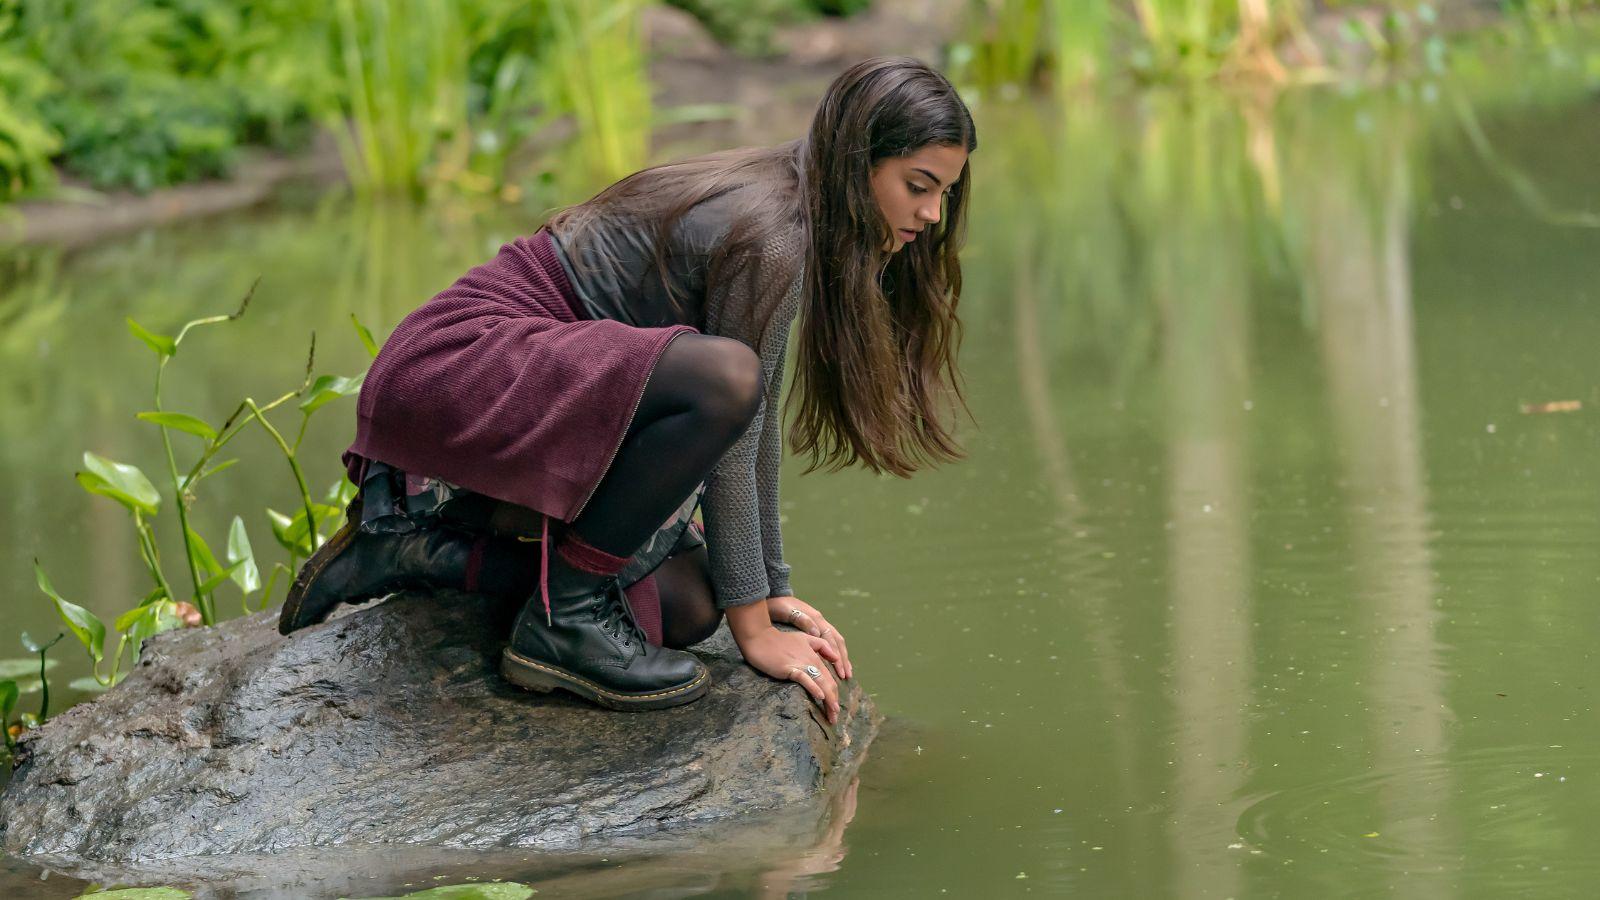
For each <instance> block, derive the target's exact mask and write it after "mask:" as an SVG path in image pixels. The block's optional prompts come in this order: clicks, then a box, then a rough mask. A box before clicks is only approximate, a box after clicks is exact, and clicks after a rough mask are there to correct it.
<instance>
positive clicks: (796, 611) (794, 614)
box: [789, 606, 805, 625]
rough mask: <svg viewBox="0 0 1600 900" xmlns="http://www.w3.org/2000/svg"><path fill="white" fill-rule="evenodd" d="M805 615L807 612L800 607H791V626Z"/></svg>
mask: <svg viewBox="0 0 1600 900" xmlns="http://www.w3.org/2000/svg"><path fill="white" fill-rule="evenodd" d="M804 615H805V612H804V611H803V610H801V609H800V607H798V606H795V607H791V608H790V610H789V624H790V625H793V624H794V620H795V619H798V618H800V617H802V616H804Z"/></svg>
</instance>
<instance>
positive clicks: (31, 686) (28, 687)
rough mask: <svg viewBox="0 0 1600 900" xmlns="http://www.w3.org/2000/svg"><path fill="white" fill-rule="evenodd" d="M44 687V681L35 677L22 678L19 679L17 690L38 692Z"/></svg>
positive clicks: (27, 692)
mask: <svg viewBox="0 0 1600 900" xmlns="http://www.w3.org/2000/svg"><path fill="white" fill-rule="evenodd" d="M42 687H44V682H42V681H40V680H39V679H38V678H37V677H35V678H20V679H18V680H17V691H18V692H20V693H22V694H37V693H39V689H40V688H42Z"/></svg>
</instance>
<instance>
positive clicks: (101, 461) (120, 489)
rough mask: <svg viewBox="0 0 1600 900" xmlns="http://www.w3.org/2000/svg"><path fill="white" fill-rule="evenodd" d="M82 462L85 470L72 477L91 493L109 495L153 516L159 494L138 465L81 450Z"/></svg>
mask: <svg viewBox="0 0 1600 900" xmlns="http://www.w3.org/2000/svg"><path fill="white" fill-rule="evenodd" d="M83 465H84V467H85V468H87V469H88V470H89V471H87V472H78V473H77V475H76V477H77V479H78V483H79V484H81V485H83V489H84V490H86V491H88V492H89V493H91V494H100V495H101V496H105V497H110V498H111V499H113V500H115V501H117V502H118V503H121V504H122V505H123V506H126V507H127V508H129V509H136V510H139V511H141V512H145V513H149V514H150V515H152V516H153V515H155V514H156V513H158V512H160V511H161V495H160V494H158V493H156V488H155V485H153V484H151V483H150V479H148V478H146V477H145V474H144V473H143V472H141V471H139V467H138V466H131V465H128V464H127V463H119V462H117V461H115V460H110V459H106V458H105V457H103V456H97V455H95V454H93V453H90V452H88V451H84V454H83Z"/></svg>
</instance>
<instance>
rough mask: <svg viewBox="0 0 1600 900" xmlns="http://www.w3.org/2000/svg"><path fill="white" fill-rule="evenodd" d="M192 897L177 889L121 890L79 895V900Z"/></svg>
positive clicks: (155, 899) (146, 899) (167, 899)
mask: <svg viewBox="0 0 1600 900" xmlns="http://www.w3.org/2000/svg"><path fill="white" fill-rule="evenodd" d="M193 896H194V895H193V894H191V893H189V892H188V891H180V890H178V889H177V888H169V887H155V888H122V889H121V890H116V891H95V892H93V893H89V894H79V895H78V898H79V900H83V898H89V897H92V898H94V900H188V898H190V897H193Z"/></svg>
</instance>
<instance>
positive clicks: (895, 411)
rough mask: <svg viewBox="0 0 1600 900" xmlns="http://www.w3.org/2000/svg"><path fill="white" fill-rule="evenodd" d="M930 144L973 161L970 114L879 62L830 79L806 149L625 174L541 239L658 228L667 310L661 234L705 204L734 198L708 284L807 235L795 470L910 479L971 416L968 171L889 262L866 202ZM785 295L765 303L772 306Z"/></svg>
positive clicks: (949, 455)
mask: <svg viewBox="0 0 1600 900" xmlns="http://www.w3.org/2000/svg"><path fill="white" fill-rule="evenodd" d="M927 146H955V147H961V148H963V149H965V150H966V151H967V152H968V153H971V152H972V151H974V150H976V149H977V133H976V130H975V128H974V126H973V123H972V116H971V114H970V113H969V112H968V111H967V108H966V105H965V104H964V103H963V102H962V101H961V98H960V97H959V96H958V95H957V93H956V90H955V88H954V87H952V86H951V85H950V82H949V81H947V80H946V79H945V78H944V76H942V75H940V74H939V73H938V72H936V71H935V70H933V69H932V68H930V67H928V66H927V65H925V64H923V63H922V62H920V61H918V60H915V59H911V58H909V57H877V58H873V59H868V60H865V61H863V62H860V63H857V64H856V65H854V66H852V67H850V68H849V69H847V70H846V71H845V72H844V73H842V74H841V75H839V77H838V78H836V79H835V80H834V81H833V83H832V84H831V85H830V86H829V87H828V90H827V93H826V94H825V95H824V96H823V98H822V101H821V103H820V104H819V105H818V107H817V111H816V114H815V115H814V116H813V118H812V120H811V128H810V130H809V132H808V133H807V135H806V136H805V137H804V138H801V139H799V140H795V141H789V142H787V143H784V144H779V145H777V146H773V147H753V148H741V149H738V150H728V151H723V152H720V153H713V154H708V155H705V156H698V157H694V158H691V159H686V160H682V161H679V162H674V163H668V164H666V165H661V166H655V167H652V168H649V169H645V170H643V171H640V172H636V173H634V174H633V175H630V176H628V177H627V178H624V179H623V180H621V181H619V182H617V183H616V184H614V185H612V186H611V187H609V188H607V189H605V190H604V191H602V192H601V193H600V194H598V195H596V196H595V197H594V198H593V199H591V200H589V201H587V202H585V203H582V204H579V205H577V206H573V207H569V208H567V209H564V210H562V211H560V212H559V213H557V214H556V215H555V216H553V217H552V218H551V219H550V220H549V222H548V223H547V224H546V227H547V228H549V229H550V230H551V231H553V232H555V233H557V234H559V235H560V236H561V237H562V239H563V241H564V242H566V243H567V244H568V246H578V245H581V244H583V243H585V241H584V232H585V231H586V230H588V229H593V228H596V227H600V226H602V225H604V224H607V223H614V222H617V221H619V220H622V221H629V222H633V223H654V225H655V229H656V232H655V233H656V240H655V246H656V253H657V260H656V263H657V273H658V274H659V276H660V277H661V279H662V282H663V285H664V286H666V289H667V291H668V294H669V298H670V297H671V290H672V286H671V283H670V280H669V278H668V275H667V265H666V260H665V257H664V253H665V252H666V251H665V248H666V247H667V246H668V245H669V241H668V240H667V236H668V235H669V234H671V228H672V227H673V225H674V223H676V222H677V221H678V220H679V219H680V218H681V217H682V216H683V215H684V214H686V213H687V212H688V211H689V210H690V209H691V208H693V207H694V206H695V205H697V204H699V203H700V202H702V201H704V200H708V199H711V198H713V197H717V196H720V195H722V194H724V193H727V192H729V191H734V190H738V191H739V194H738V198H739V199H738V203H737V206H736V207H735V209H734V210H733V213H732V216H731V220H732V221H731V225H730V227H729V230H728V232H727V236H726V237H725V239H724V240H723V241H722V242H721V243H720V244H719V245H718V246H717V247H716V248H715V249H714V250H713V251H712V254H711V256H710V258H709V259H708V260H707V275H706V278H707V283H708V284H714V283H717V281H718V279H719V278H721V277H723V276H724V275H725V273H727V272H729V271H735V269H734V268H733V267H736V266H738V265H740V264H741V263H742V262H744V261H746V260H748V259H749V258H750V257H751V256H752V255H755V254H759V253H760V252H761V248H762V246H763V245H765V244H766V242H767V240H768V239H769V238H770V237H771V236H773V235H775V234H779V233H781V232H783V231H791V230H794V229H799V230H802V231H803V233H804V234H805V235H806V236H807V240H806V241H805V245H806V251H805V254H804V257H805V259H804V263H805V293H804V297H803V299H802V301H801V312H800V324H799V326H798V327H799V341H798V347H797V353H796V374H795V386H794V390H793V391H792V392H791V393H790V397H789V403H791V404H793V403H794V402H795V400H796V398H797V397H798V398H799V404H798V405H799V410H798V413H797V414H796V416H795V418H794V421H793V422H792V424H791V426H790V429H789V443H790V445H791V446H792V447H793V448H794V450H795V452H796V453H798V454H808V455H809V456H810V457H811V459H810V465H809V466H808V467H807V468H806V472H811V471H813V470H815V469H818V468H826V469H828V470H830V471H838V470H840V469H843V468H846V467H848V466H850V465H854V464H857V463H859V464H861V465H863V466H864V467H866V468H869V469H871V470H873V471H875V472H892V473H894V474H895V475H899V476H902V477H908V476H910V475H911V474H912V473H914V472H915V471H917V470H918V469H919V468H922V467H923V466H925V465H930V464H939V463H943V462H949V461H953V460H956V459H961V458H962V457H963V456H964V455H965V454H964V452H963V451H962V450H961V448H960V447H959V446H958V445H957V444H956V442H955V439H954V438H953V436H952V435H951V433H950V430H949V427H948V426H947V423H946V418H947V417H948V415H949V414H950V413H951V412H953V411H954V408H955V406H956V405H959V406H960V408H961V409H966V400H965V398H964V396H963V394H962V389H961V384H960V372H959V370H958V369H957V368H956V362H955V358H956V352H957V350H958V348H959V345H960V342H961V330H962V329H961V322H960V320H959V319H958V318H957V317H956V306H957V303H958V302H959V300H960V296H961V264H960V262H959V261H958V259H957V255H958V254H959V252H960V249H961V245H962V243H963V241H964V240H965V224H966V215H965V214H966V206H967V195H968V194H969V193H970V192H971V183H972V182H971V173H970V166H968V165H963V166H962V169H961V175H960V178H959V180H957V181H956V183H955V184H954V185H953V186H952V187H951V188H950V190H949V192H948V193H947V195H946V200H945V211H944V214H943V216H942V217H941V220H940V223H939V224H938V225H936V226H930V227H929V228H927V229H926V231H925V232H924V234H923V235H922V236H921V237H919V238H918V239H917V240H916V241H914V242H912V243H910V244H906V245H905V246H903V247H902V248H901V249H900V251H899V252H897V253H891V252H890V251H887V250H885V249H883V248H884V247H885V246H886V245H888V244H889V243H890V240H891V238H892V237H893V226H892V225H890V223H889V222H887V221H885V219H884V218H883V215H882V213H880V212H879V210H878V206H877V203H876V202H875V201H874V199H873V195H872V185H871V177H872V168H873V166H874V165H875V164H877V163H879V162H881V161H882V160H885V159H888V158H891V157H896V156H905V155H909V154H911V153H915V152H916V151H918V150H920V149H922V148H924V147H927ZM573 262H574V264H576V260H574V261H573ZM773 274H774V277H779V276H782V277H792V274H793V273H773ZM781 293H782V292H781V291H770V292H765V294H766V296H768V297H770V298H771V299H772V300H776V299H778V297H779V296H780V295H781ZM674 303H676V299H675V298H674ZM773 313H774V310H773V309H772V308H763V309H750V310H748V311H746V314H747V315H749V316H751V317H753V318H752V321H753V322H758V323H761V324H762V326H763V327H761V328H760V329H757V330H755V333H758V334H759V333H765V330H766V329H765V327H764V326H765V323H766V322H767V320H768V319H769V318H770V317H771V316H772V314H773ZM757 349H759V348H757ZM969 414H970V412H969Z"/></svg>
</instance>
